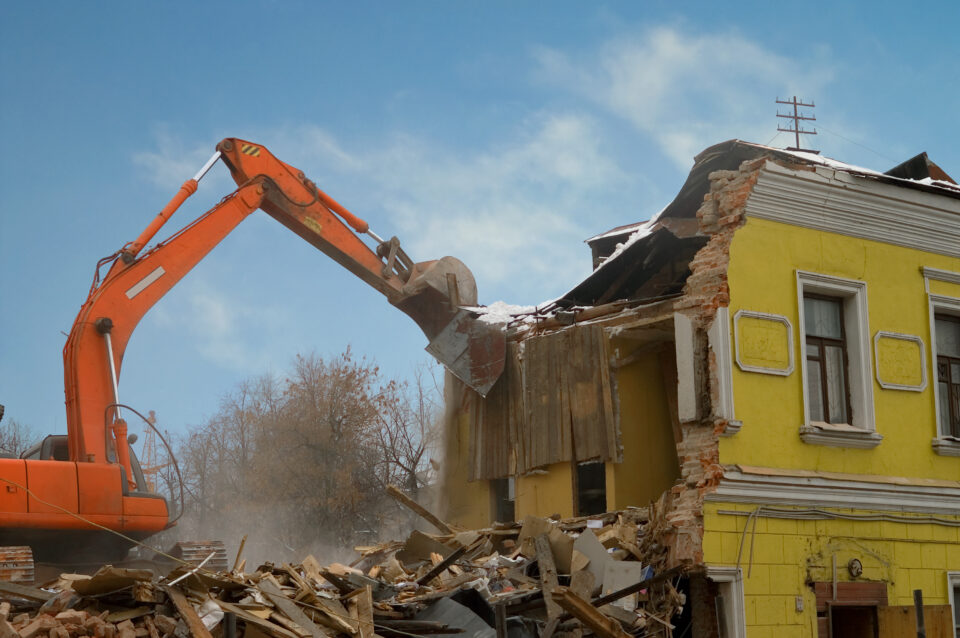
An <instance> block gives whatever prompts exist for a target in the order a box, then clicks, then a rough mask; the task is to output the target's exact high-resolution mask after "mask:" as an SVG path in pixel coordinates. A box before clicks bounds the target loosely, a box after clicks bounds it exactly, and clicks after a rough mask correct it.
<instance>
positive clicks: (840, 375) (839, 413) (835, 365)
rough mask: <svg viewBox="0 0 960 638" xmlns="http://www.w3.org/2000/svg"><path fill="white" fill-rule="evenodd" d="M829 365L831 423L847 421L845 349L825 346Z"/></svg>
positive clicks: (828, 381) (828, 392) (828, 398)
mask: <svg viewBox="0 0 960 638" xmlns="http://www.w3.org/2000/svg"><path fill="white" fill-rule="evenodd" d="M824 350H825V355H826V357H825V358H826V366H827V402H828V403H827V405H829V406H830V423H847V382H846V379H845V376H846V375H845V374H844V369H843V349H842V348H839V347H837V346H827V347H826V348H824Z"/></svg>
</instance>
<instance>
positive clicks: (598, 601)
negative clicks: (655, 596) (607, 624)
mask: <svg viewBox="0 0 960 638" xmlns="http://www.w3.org/2000/svg"><path fill="white" fill-rule="evenodd" d="M689 571H690V568H689V567H688V566H687V565H677V566H676V567H671V568H670V569H668V570H666V571H664V572H660V573H659V574H657V575H656V576H651V577H650V578H648V579H646V580H642V581H640V582H639V583H634V584H633V585H630V586H629V587H624V588H623V589H618V590H617V591H614V592H610V593H609V594H607V595H605V596H600V597H599V598H594V599H593V600H591V601H590V603H591V604H592V605H594V606H595V607H603V606H604V605H606V604H608V603H612V602H613V601H615V600H620V599H621V598H623V597H624V596H629V595H630V594H635V593H637V592H638V591H640V590H641V589H647V588H648V587H650V586H651V585H656V584H657V583H660V582H663V581H665V580H669V579H671V578H673V577H674V576H680V575H682V574H684V573H685V572H689Z"/></svg>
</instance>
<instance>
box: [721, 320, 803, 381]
mask: <svg viewBox="0 0 960 638" xmlns="http://www.w3.org/2000/svg"><path fill="white" fill-rule="evenodd" d="M741 319H760V320H763V321H772V322H774V323H781V324H783V325H784V327H785V328H786V334H787V367H785V368H770V367H767V366H758V365H753V364H749V363H745V362H744V361H743V359H744V357H743V356H742V353H741V349H742V343H741V342H742V341H743V340H744V339H743V337H742V336H741V335H740V327H739V326H740V320H741ZM733 334H734V339H735V341H736V352H737V366H738V367H739V368H740V369H741V370H743V371H744V372H760V373H762V374H775V375H778V376H783V377H786V376H790V374H792V373H793V368H794V362H793V324H792V323H790V320H789V319H787V318H786V317H784V316H783V315H774V314H770V313H768V312H755V311H753V310H738V311H737V313H736V314H735V315H733Z"/></svg>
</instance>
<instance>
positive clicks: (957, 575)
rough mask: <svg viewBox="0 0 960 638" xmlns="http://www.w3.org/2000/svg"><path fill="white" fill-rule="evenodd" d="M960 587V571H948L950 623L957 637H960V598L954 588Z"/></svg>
mask: <svg viewBox="0 0 960 638" xmlns="http://www.w3.org/2000/svg"><path fill="white" fill-rule="evenodd" d="M955 587H960V572H947V596H948V598H949V599H950V624H951V625H952V626H953V632H954V635H955V636H956V638H960V628H958V627H957V624H956V623H957V621H956V618H957V605H960V600H957V597H956V596H954V594H953V590H954V588H955Z"/></svg>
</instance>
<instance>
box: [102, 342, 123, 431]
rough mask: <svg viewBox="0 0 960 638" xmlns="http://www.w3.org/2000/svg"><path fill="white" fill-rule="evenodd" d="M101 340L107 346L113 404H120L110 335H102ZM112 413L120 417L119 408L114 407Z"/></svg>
mask: <svg viewBox="0 0 960 638" xmlns="http://www.w3.org/2000/svg"><path fill="white" fill-rule="evenodd" d="M103 340H104V341H105V342H106V344H107V363H109V364H110V380H111V381H112V382H113V402H114V403H120V390H119V388H118V386H117V367H116V365H114V362H113V343H112V342H111V341H110V333H109V332H104V333H103ZM114 412H115V413H116V416H117V418H119V416H120V408H119V407H115V408H114Z"/></svg>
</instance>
